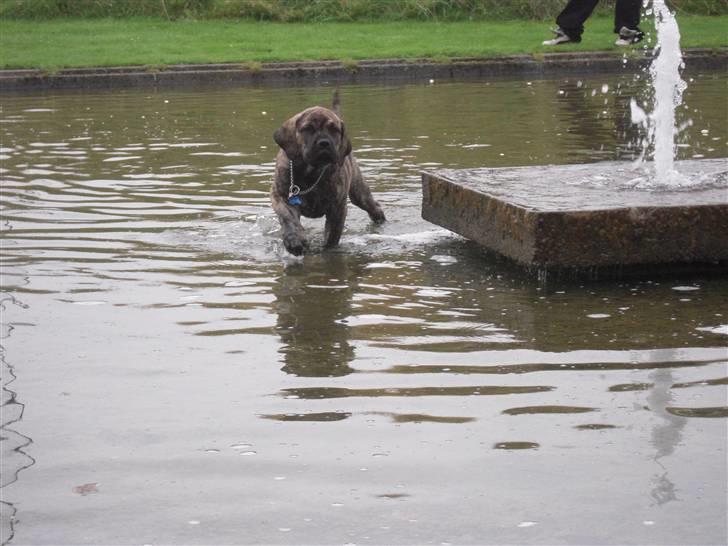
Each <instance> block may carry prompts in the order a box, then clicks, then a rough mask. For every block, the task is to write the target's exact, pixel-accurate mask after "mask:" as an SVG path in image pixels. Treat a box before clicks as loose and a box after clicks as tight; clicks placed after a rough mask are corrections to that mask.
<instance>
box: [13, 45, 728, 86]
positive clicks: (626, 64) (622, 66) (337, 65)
mask: <svg viewBox="0 0 728 546" xmlns="http://www.w3.org/2000/svg"><path fill="white" fill-rule="evenodd" d="M683 59H684V61H685V65H686V68H687V69H688V70H725V69H726V68H728V48H720V49H717V50H712V49H687V50H685V51H684V52H683ZM651 60H652V54H651V52H650V51H649V50H646V51H640V50H636V51H635V52H633V53H632V54H630V55H629V56H624V55H622V54H621V52H619V53H618V52H588V51H586V52H585V51H580V52H553V53H546V54H544V55H512V56H504V57H455V58H452V59H447V60H442V61H437V60H433V59H427V58H424V59H372V60H358V61H350V62H342V61H304V62H274V63H217V64H192V65H167V66H120V67H93V68H65V69H60V70H56V71H53V72H48V71H45V70H41V69H19V70H0V93H4V92H6V93H17V92H27V91H43V90H48V89H120V88H137V87H142V88H143V87H153V88H158V87H159V88H161V87H179V86H200V85H251V84H252V85H290V84H291V83H292V82H293V83H296V84H311V83H314V84H320V83H327V84H334V83H336V84H349V83H371V82H382V81H412V80H421V79H436V80H453V79H455V80H466V79H478V80H480V79H484V78H497V77H556V76H561V75H565V74H581V75H583V74H594V73H599V74H601V73H604V72H615V71H625V70H626V71H632V72H634V71H636V70H638V69H640V68H644V67H645V66H647V65H649V63H650V62H651Z"/></svg>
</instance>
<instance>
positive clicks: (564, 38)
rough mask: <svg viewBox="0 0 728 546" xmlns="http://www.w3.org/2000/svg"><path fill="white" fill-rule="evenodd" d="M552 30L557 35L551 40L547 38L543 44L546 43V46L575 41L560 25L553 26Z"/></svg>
mask: <svg viewBox="0 0 728 546" xmlns="http://www.w3.org/2000/svg"><path fill="white" fill-rule="evenodd" d="M551 32H553V33H554V34H555V36H554V37H553V38H552V39H551V40H545V41H544V42H543V45H545V46H555V45H559V44H565V43H568V42H573V41H574V40H572V39H571V38H570V37H569V35H568V34H566V33H565V32H564V31H563V30H561V28H559V27H556V28H552V29H551Z"/></svg>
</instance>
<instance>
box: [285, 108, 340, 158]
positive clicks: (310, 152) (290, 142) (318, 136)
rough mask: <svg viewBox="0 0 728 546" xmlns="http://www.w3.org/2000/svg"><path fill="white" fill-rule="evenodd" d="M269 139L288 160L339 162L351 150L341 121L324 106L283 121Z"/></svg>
mask: <svg viewBox="0 0 728 546" xmlns="http://www.w3.org/2000/svg"><path fill="white" fill-rule="evenodd" d="M273 139H274V140H275V141H276V144H278V146H280V147H281V148H282V149H283V151H285V152H286V155H287V156H288V158H289V159H291V160H293V161H295V160H296V158H299V159H300V158H302V159H303V161H304V162H305V163H307V164H309V165H314V166H321V165H327V164H331V163H337V164H339V165H341V164H342V163H343V162H344V159H345V158H346V156H347V155H349V154H350V153H351V142H350V141H349V137H348V136H347V135H346V129H345V127H344V122H343V121H341V118H339V116H337V115H336V114H335V113H334V112H332V111H331V110H329V109H328V108H323V107H321V106H314V107H313V108H308V109H306V110H304V111H303V112H300V113H299V114H296V115H295V116H293V117H292V118H291V119H289V120H288V121H286V122H285V123H284V124H283V125H281V127H280V128H279V129H278V130H277V131H276V132H275V133H274V134H273Z"/></svg>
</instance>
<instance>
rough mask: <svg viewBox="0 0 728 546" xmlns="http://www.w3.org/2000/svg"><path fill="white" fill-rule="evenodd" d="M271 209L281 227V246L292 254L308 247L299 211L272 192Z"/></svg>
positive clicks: (295, 254) (298, 254) (300, 252)
mask: <svg viewBox="0 0 728 546" xmlns="http://www.w3.org/2000/svg"><path fill="white" fill-rule="evenodd" d="M272 201H273V210H274V211H275V213H276V214H277V215H278V221H279V222H280V223H281V228H282V229H283V246H285V247H286V250H287V251H288V252H290V253H291V254H293V255H294V256H300V255H302V254H303V252H304V251H305V250H306V249H307V248H308V242H307V241H306V236H305V234H304V231H303V226H302V225H301V211H300V210H298V208H296V207H293V206H291V205H289V204H288V203H286V202H285V201H283V199H281V198H280V197H279V196H278V195H276V194H275V193H274V194H273V199H272Z"/></svg>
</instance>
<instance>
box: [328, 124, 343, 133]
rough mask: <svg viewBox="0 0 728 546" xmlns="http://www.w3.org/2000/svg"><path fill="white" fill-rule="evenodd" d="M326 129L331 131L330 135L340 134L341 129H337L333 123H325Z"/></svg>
mask: <svg viewBox="0 0 728 546" xmlns="http://www.w3.org/2000/svg"><path fill="white" fill-rule="evenodd" d="M326 128H327V129H328V130H329V131H331V132H332V133H340V132H341V129H339V126H338V125H336V124H335V123H327V124H326Z"/></svg>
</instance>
